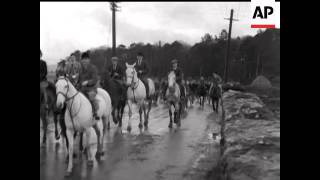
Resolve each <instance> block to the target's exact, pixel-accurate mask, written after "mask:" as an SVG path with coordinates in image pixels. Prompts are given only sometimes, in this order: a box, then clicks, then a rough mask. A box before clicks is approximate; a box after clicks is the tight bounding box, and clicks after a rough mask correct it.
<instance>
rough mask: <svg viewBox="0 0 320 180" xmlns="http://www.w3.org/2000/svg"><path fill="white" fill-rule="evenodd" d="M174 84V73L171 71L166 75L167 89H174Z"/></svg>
mask: <svg viewBox="0 0 320 180" xmlns="http://www.w3.org/2000/svg"><path fill="white" fill-rule="evenodd" d="M175 84H176V74H175V73H174V72H173V71H171V72H170V73H169V75H168V88H169V90H172V89H173V90H174V87H175Z"/></svg>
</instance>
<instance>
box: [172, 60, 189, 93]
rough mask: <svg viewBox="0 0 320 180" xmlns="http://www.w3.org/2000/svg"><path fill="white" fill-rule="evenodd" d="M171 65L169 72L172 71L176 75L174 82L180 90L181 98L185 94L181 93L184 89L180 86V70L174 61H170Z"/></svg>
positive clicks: (181, 75) (181, 73) (176, 61)
mask: <svg viewBox="0 0 320 180" xmlns="http://www.w3.org/2000/svg"><path fill="white" fill-rule="evenodd" d="M171 64H172V68H171V70H170V71H174V73H175V75H176V82H177V84H178V85H179V88H180V92H181V96H182V97H184V96H185V93H184V91H183V89H184V87H183V85H182V79H183V72H182V69H181V68H180V67H179V66H178V65H179V62H178V60H176V59H174V60H172V61H171ZM169 73H170V72H169Z"/></svg>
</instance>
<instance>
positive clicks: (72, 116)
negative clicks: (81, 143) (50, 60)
mask: <svg viewBox="0 0 320 180" xmlns="http://www.w3.org/2000/svg"><path fill="white" fill-rule="evenodd" d="M59 80H65V81H66V82H67V92H66V94H64V93H63V92H61V91H58V92H57V97H58V95H59V94H61V95H62V96H63V97H64V98H65V102H68V101H70V100H72V102H71V104H70V107H69V108H68V110H69V114H70V118H71V122H72V126H73V129H74V130H75V126H74V120H73V118H74V117H75V116H76V115H77V114H78V113H79V112H80V109H81V104H80V108H79V110H78V112H77V113H76V114H74V115H72V113H71V110H72V107H73V103H74V98H75V97H76V96H77V95H78V94H79V93H80V92H79V91H77V92H76V93H75V94H74V95H73V96H71V97H69V98H68V96H67V95H68V93H69V90H70V86H69V80H68V79H67V78H66V77H63V78H58V79H57V82H58V81H59Z"/></svg>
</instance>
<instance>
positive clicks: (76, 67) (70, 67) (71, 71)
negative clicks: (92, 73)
mask: <svg viewBox="0 0 320 180" xmlns="http://www.w3.org/2000/svg"><path fill="white" fill-rule="evenodd" d="M80 72H81V64H80V62H78V61H77V59H76V55H75V54H74V53H72V54H71V55H70V57H69V59H68V62H67V63H66V75H67V77H68V79H69V80H70V82H71V83H72V84H73V86H75V87H76V89H78V90H79V86H80V85H79V75H80Z"/></svg>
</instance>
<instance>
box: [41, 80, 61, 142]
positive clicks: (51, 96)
mask: <svg viewBox="0 0 320 180" xmlns="http://www.w3.org/2000/svg"><path fill="white" fill-rule="evenodd" d="M46 92H47V96H48V102H47V105H48V108H46V104H45V102H44V95H43V93H41V90H40V118H41V120H42V128H43V139H42V144H43V145H45V144H46V140H47V130H48V117H49V116H50V115H53V120H54V124H55V138H56V139H57V140H58V139H60V133H59V132H58V116H59V114H60V111H59V110H58V109H57V108H56V99H57V97H56V88H55V85H54V84H53V83H52V82H48V86H47V88H46Z"/></svg>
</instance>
